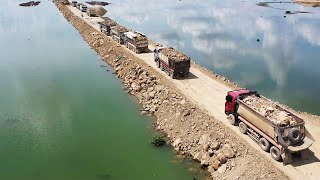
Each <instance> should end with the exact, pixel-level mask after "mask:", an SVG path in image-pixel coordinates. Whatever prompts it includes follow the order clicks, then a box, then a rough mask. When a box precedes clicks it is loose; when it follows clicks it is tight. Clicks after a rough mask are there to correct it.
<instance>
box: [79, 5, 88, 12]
mask: <svg viewBox="0 0 320 180" xmlns="http://www.w3.org/2000/svg"><path fill="white" fill-rule="evenodd" d="M77 8H78V9H79V10H80V11H82V12H87V8H88V7H87V6H86V5H84V4H82V3H78V4H77Z"/></svg>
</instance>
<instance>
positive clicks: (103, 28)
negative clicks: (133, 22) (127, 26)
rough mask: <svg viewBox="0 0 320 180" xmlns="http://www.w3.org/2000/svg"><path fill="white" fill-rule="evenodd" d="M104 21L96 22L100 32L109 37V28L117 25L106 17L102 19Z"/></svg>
mask: <svg viewBox="0 0 320 180" xmlns="http://www.w3.org/2000/svg"><path fill="white" fill-rule="evenodd" d="M102 19H103V20H104V21H102V22H98V24H99V27H100V31H101V32H103V33H105V34H106V35H107V36H110V35H111V27H113V26H116V25H117V23H116V22H115V21H113V20H112V19H110V18H108V17H103V18H102Z"/></svg>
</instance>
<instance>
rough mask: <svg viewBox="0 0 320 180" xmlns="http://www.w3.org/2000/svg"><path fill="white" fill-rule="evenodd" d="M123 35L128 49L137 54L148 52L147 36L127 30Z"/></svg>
mask: <svg viewBox="0 0 320 180" xmlns="http://www.w3.org/2000/svg"><path fill="white" fill-rule="evenodd" d="M125 37H126V39H125V45H126V47H127V48H128V49H130V50H132V51H134V52H135V53H137V54H139V53H142V52H148V38H147V37H146V36H145V35H144V34H142V33H140V32H133V31H129V32H126V33H125Z"/></svg>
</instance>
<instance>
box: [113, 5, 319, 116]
mask: <svg viewBox="0 0 320 180" xmlns="http://www.w3.org/2000/svg"><path fill="white" fill-rule="evenodd" d="M111 2H112V3H113V4H112V5H110V6H108V7H107V9H108V10H109V12H108V14H107V15H108V16H110V17H112V18H114V19H116V20H117V21H119V22H120V23H122V24H124V25H126V26H128V27H130V28H132V29H136V30H139V31H141V32H144V33H145V34H147V35H148V36H149V37H151V38H152V39H154V40H156V41H158V42H160V43H162V44H163V45H167V46H173V47H175V48H177V49H179V50H181V51H182V52H184V53H186V54H188V55H189V56H190V57H192V58H194V59H196V62H197V63H199V64H201V65H203V66H205V67H206V68H208V69H210V70H212V71H214V72H216V73H218V74H221V75H223V76H225V77H227V78H228V79H231V80H233V81H235V82H236V83H237V84H239V85H241V86H242V87H247V88H250V89H253V90H258V91H259V92H260V93H262V94H264V95H265V96H267V97H269V98H272V99H274V100H276V101H279V102H281V103H285V104H288V105H290V106H292V107H293V108H295V109H297V110H301V111H307V112H311V113H314V114H318V115H319V114H320V110H319V107H320V96H318V95H317V94H318V92H320V71H319V68H320V61H319V57H320V35H319V32H320V8H311V7H302V6H300V5H297V4H284V3H281V4H270V6H271V7H261V6H257V5H256V4H257V3H258V2H259V1H239V0H228V1H221V0H212V1H202V0H192V1H191V0H182V1H178V0H176V1H172V0H163V1H155V0H150V1H145V0H123V1H117V0H112V1H111ZM288 10H289V11H291V12H294V11H307V12H311V13H306V14H292V15H286V14H285V12H286V11H288ZM284 16H286V17H284ZM257 39H259V42H258V41H257Z"/></svg>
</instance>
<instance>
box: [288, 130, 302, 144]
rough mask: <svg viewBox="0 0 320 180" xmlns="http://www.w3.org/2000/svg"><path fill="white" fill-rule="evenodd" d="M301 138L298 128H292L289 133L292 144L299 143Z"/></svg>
mask: <svg viewBox="0 0 320 180" xmlns="http://www.w3.org/2000/svg"><path fill="white" fill-rule="evenodd" d="M301 138H302V135H301V133H300V130H299V129H298V128H292V129H290V131H289V139H290V141H291V142H292V144H295V143H297V142H299V141H300V140H301Z"/></svg>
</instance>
